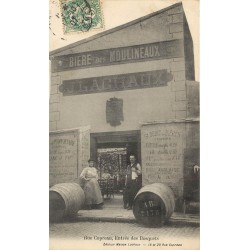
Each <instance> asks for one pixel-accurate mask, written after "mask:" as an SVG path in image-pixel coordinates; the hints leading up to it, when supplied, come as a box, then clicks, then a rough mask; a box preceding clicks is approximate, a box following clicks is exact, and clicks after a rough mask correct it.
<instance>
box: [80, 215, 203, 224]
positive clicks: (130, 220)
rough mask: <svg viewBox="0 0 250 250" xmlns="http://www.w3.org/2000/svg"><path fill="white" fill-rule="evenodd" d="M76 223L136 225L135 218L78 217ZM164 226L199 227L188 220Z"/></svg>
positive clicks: (174, 221)
mask: <svg viewBox="0 0 250 250" xmlns="http://www.w3.org/2000/svg"><path fill="white" fill-rule="evenodd" d="M76 220H77V221H89V222H118V223H119V222H120V223H137V221H136V219H135V218H118V217H115V218H111V217H83V216H78V217H77V218H76ZM165 225H170V226H193V227H199V226H200V222H199V221H188V220H181V219H174V218H170V219H169V220H168V221H167V222H166V223H165Z"/></svg>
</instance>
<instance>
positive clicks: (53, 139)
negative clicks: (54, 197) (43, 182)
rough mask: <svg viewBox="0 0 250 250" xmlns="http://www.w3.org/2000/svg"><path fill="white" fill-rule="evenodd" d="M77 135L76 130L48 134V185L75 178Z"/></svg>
mask: <svg viewBox="0 0 250 250" xmlns="http://www.w3.org/2000/svg"><path fill="white" fill-rule="evenodd" d="M77 137H78V136H77V132H64V133H55V134H50V138H49V184H50V186H51V185H54V184H57V183H63V182H70V181H73V180H75V179H76V178H77Z"/></svg>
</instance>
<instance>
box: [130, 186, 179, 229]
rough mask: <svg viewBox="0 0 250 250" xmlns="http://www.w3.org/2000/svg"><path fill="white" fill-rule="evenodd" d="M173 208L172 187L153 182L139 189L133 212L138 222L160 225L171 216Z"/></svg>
mask: <svg viewBox="0 0 250 250" xmlns="http://www.w3.org/2000/svg"><path fill="white" fill-rule="evenodd" d="M174 208H175V199H174V194H173V191H172V189H171V188H169V187H168V186H166V185H165V184H162V183H154V184H150V185H147V186H144V187H143V188H141V189H140V190H139V192H138V193H137V195H136V197H135V199H134V206H133V213H134V216H135V218H136V220H137V222H138V223H140V224H143V225H146V226H161V225H163V224H164V223H165V222H166V221H167V220H168V219H169V218H170V217H171V215H172V213H173V212H174Z"/></svg>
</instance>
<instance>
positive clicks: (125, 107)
mask: <svg viewBox="0 0 250 250" xmlns="http://www.w3.org/2000/svg"><path fill="white" fill-rule="evenodd" d="M50 60H51V89H50V185H54V184H56V183H61V182H67V181H68V182H69V181H76V180H77V178H78V177H79V174H80V173H81V171H82V170H83V168H85V167H86V166H87V162H88V159H89V158H90V157H91V158H93V159H95V161H96V168H97V170H98V175H99V178H102V177H103V175H104V174H106V173H107V172H109V174H110V175H112V176H115V178H116V183H115V192H117V193H119V192H122V190H123V188H124V181H125V171H126V167H127V164H128V162H129V156H130V155H131V154H133V155H135V156H136V159H137V161H138V162H139V163H140V164H141V166H142V185H143V186H145V185H147V184H151V183H156V182H157V183H158V182H159V183H165V184H167V185H168V186H170V187H171V188H172V189H173V192H174V194H175V197H176V199H180V198H182V197H183V195H184V194H185V176H186V175H185V173H186V172H185V171H186V168H188V169H189V168H190V169H191V168H192V167H193V166H194V165H196V164H199V154H198V152H199V84H198V83H197V82H195V80H194V56H193V44H192V37H191V34H190V31H189V28H188V23H187V20H186V17H185V13H184V11H183V7H182V4H175V5H173V6H170V7H168V8H166V9H163V10H160V11H158V12H155V13H153V14H150V15H147V16H145V17H142V18H140V19H137V20H135V21H132V22H130V23H127V24H124V25H122V26H119V27H116V28H114V29H111V30H107V31H104V32H102V33H100V34H98V35H95V36H93V37H90V38H87V39H84V40H82V41H79V42H76V43H74V44H71V45H68V46H66V47H63V48H61V49H58V50H55V51H52V52H51V53H50ZM190 192H191V191H190Z"/></svg>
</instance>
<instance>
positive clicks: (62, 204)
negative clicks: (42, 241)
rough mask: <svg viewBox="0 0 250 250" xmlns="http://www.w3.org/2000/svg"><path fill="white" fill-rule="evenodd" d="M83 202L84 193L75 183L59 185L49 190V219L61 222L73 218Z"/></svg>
mask: <svg viewBox="0 0 250 250" xmlns="http://www.w3.org/2000/svg"><path fill="white" fill-rule="evenodd" d="M84 200H85V195H84V191H83V190H82V188H81V187H80V186H79V185H78V184H77V183H60V184H56V185H54V186H52V187H51V188H50V189H49V219H50V221H51V222H58V221H61V220H62V219H63V218H66V217H74V216H75V215H76V214H77V212H78V211H79V209H80V208H81V206H82V205H83V203H84Z"/></svg>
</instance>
